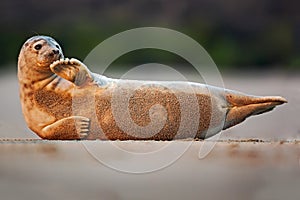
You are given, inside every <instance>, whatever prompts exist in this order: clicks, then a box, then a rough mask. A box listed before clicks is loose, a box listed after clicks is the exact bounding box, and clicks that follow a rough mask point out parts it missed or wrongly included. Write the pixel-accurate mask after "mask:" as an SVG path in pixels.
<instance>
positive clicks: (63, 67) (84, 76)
mask: <svg viewBox="0 0 300 200" xmlns="http://www.w3.org/2000/svg"><path fill="white" fill-rule="evenodd" d="M50 69H51V71H52V72H53V73H55V74H57V75H58V76H60V77H62V78H64V79H66V80H68V81H71V82H72V83H74V84H75V85H77V86H81V85H83V84H84V83H86V82H87V81H88V80H90V81H92V79H93V78H92V75H91V72H90V71H89V70H88V68H87V67H86V66H85V65H84V64H83V63H82V62H80V61H79V60H77V59H75V58H71V59H68V58H66V59H60V60H57V61H55V62H53V63H52V64H51V65H50Z"/></svg>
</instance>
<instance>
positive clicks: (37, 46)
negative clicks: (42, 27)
mask: <svg viewBox="0 0 300 200" xmlns="http://www.w3.org/2000/svg"><path fill="white" fill-rule="evenodd" d="M41 48H42V45H41V44H37V45H35V46H34V49H35V50H40V49H41Z"/></svg>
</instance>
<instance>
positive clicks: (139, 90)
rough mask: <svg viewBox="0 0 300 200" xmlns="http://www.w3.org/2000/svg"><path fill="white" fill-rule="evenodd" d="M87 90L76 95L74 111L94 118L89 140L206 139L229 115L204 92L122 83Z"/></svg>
mask: <svg viewBox="0 0 300 200" xmlns="http://www.w3.org/2000/svg"><path fill="white" fill-rule="evenodd" d="M137 86H138V87H137ZM87 91H88V90H83V91H80V90H78V91H77V92H75V93H76V95H74V98H73V101H72V110H73V115H80V116H85V117H88V118H90V119H91V127H90V134H89V136H88V139H96V138H98V139H111V140H113V139H121V140H127V139H135V140H136V139H157V140H162V139H163V140H172V139H179V138H194V137H202V136H203V134H204V135H205V134H206V131H207V129H208V128H210V127H216V126H217V125H219V124H221V122H222V120H224V117H225V113H226V109H225V108H224V109H223V110H222V109H221V110H219V109H214V108H213V102H214V101H215V99H214V98H212V97H211V96H210V95H209V93H207V92H203V91H202V90H201V91H200V90H199V91H194V92H190V91H188V90H186V88H184V89H182V90H181V89H179V90H178V89H177V90H173V89H172V88H170V87H165V86H163V85H159V84H145V85H139V84H137V85H135V84H133V85H132V83H129V84H124V83H122V84H121V85H111V86H108V87H106V88H105V89H104V88H101V89H94V90H93V89H90V90H89V91H88V92H87ZM220 129H222V127H219V128H218V130H217V131H219V130H220Z"/></svg>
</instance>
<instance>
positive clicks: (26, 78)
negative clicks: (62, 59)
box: [18, 60, 57, 88]
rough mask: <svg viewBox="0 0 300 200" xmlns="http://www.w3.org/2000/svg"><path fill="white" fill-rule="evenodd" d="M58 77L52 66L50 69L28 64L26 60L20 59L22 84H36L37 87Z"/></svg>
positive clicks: (20, 81) (19, 72)
mask: <svg viewBox="0 0 300 200" xmlns="http://www.w3.org/2000/svg"><path fill="white" fill-rule="evenodd" d="M56 77H57V75H56V74H54V73H53V72H52V71H51V70H50V68H49V70H45V69H40V67H39V66H28V65H27V64H26V62H24V61H22V60H19V63H18V79H19V83H20V84H28V85H34V86H35V87H38V88H40V87H44V86H45V85H47V84H48V83H49V82H51V81H52V80H53V79H55V78H56Z"/></svg>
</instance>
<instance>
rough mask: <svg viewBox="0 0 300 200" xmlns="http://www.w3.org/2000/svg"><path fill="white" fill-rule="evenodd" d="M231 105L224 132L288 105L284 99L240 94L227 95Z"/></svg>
mask: <svg viewBox="0 0 300 200" xmlns="http://www.w3.org/2000/svg"><path fill="white" fill-rule="evenodd" d="M226 99H227V102H228V103H229V105H228V106H229V108H228V112H227V115H226V120H225V124H224V127H223V130H225V129H227V128H229V127H231V126H234V125H236V124H239V123H241V122H242V121H244V120H245V119H246V118H247V117H249V116H251V115H259V114H262V113H265V112H269V111H271V110H273V109H274V108H275V107H276V106H278V105H281V104H283V103H287V100H286V99H284V98H283V97H278V96H269V97H256V96H248V95H243V94H240V93H236V94H235V93H227V94H226Z"/></svg>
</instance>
